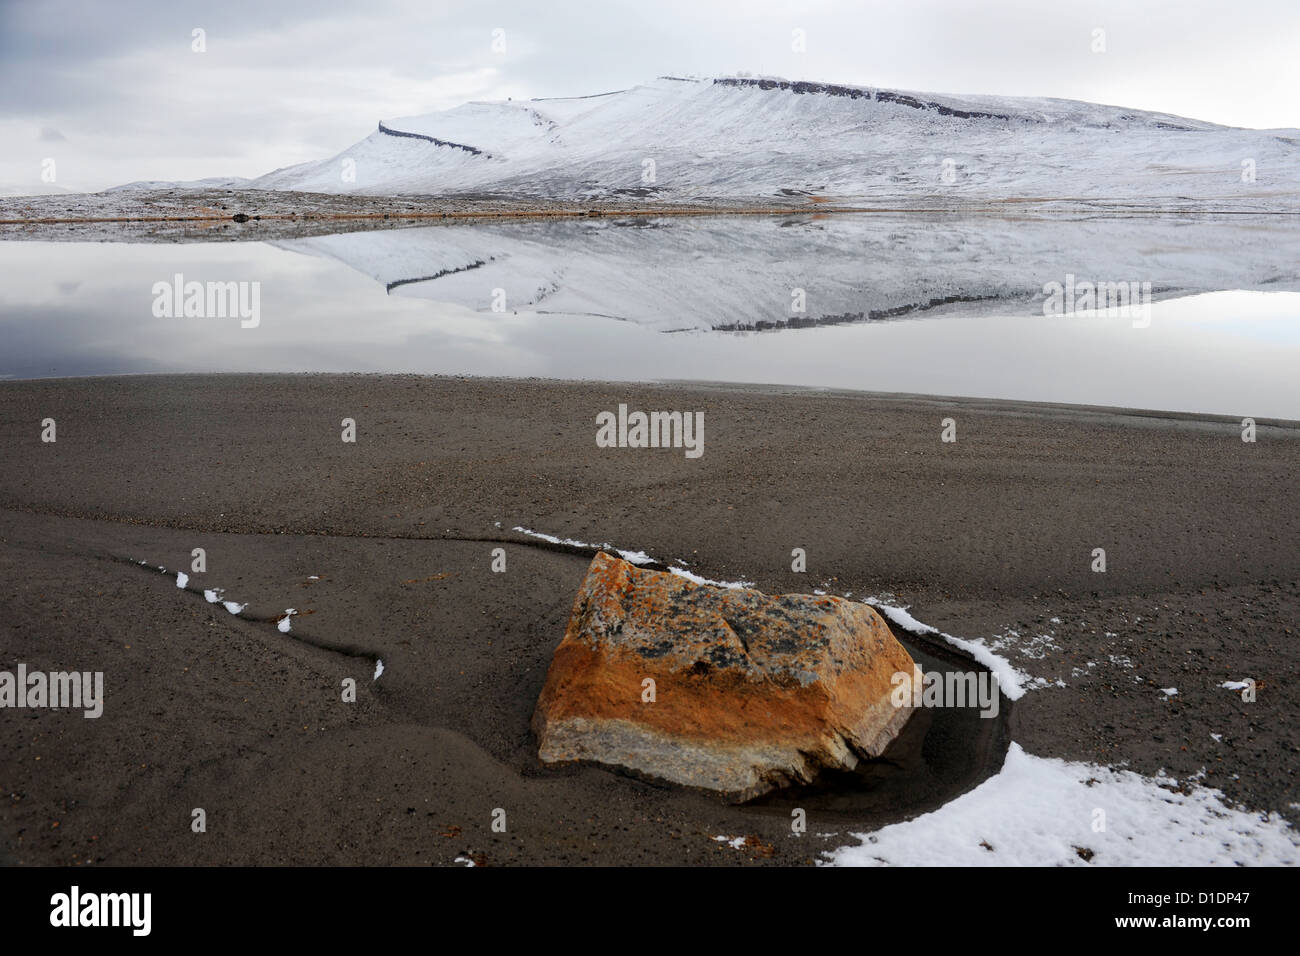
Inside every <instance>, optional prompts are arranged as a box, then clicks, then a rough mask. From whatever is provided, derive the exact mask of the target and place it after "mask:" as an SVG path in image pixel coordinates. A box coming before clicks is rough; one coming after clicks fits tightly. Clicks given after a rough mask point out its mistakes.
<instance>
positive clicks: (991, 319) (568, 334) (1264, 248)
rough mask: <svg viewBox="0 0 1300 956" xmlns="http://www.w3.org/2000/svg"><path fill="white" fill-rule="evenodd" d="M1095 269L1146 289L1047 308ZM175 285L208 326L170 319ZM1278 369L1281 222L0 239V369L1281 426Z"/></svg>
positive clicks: (1295, 403) (1285, 330)
mask: <svg viewBox="0 0 1300 956" xmlns="http://www.w3.org/2000/svg"><path fill="white" fill-rule="evenodd" d="M1088 281H1092V282H1098V283H1111V284H1112V285H1113V284H1115V283H1120V282H1123V283H1125V284H1128V283H1133V286H1132V288H1133V289H1135V290H1139V291H1140V290H1150V293H1149V299H1143V300H1142V301H1143V302H1145V303H1146V307H1145V308H1144V309H1139V308H1137V307H1130V309H1129V310H1127V311H1114V310H1112V311H1105V310H1102V311H1095V310H1093V311H1076V312H1074V313H1072V314H1067V315H1056V314H1053V315H1045V314H1044V312H1045V308H1044V302H1045V299H1047V298H1048V294H1047V293H1046V291H1045V290H1047V289H1048V288H1049V287H1051V285H1052V284H1053V283H1057V284H1059V285H1061V286H1066V285H1067V284H1069V285H1072V286H1073V285H1079V286H1080V287H1082V284H1083V283H1086V282H1088ZM217 283H237V284H240V285H238V287H237V289H238V291H240V292H242V293H243V294H244V300H243V303H244V306H245V311H244V312H242V313H240V312H238V311H237V310H236V309H235V308H234V306H235V305H236V303H237V301H238V300H237V299H235V300H232V302H231V305H232V308H231V309H230V310H228V311H226V314H224V315H222V314H216V313H219V312H220V311H221V310H220V309H217V308H212V307H211V304H210V303H209V300H208V299H207V296H206V292H207V290H208V288H209V284H217ZM193 284H197V288H199V290H200V291H201V293H204V294H201V295H200V296H199V297H198V298H197V299H195V300H194V301H195V303H198V304H200V306H201V307H200V308H196V309H193V310H191V311H198V312H202V313H203V314H193V315H189V316H187V315H186V308H185V305H186V302H185V300H186V298H187V290H190V291H193V289H194V288H195V286H194V285H193ZM223 288H226V287H224V286H223ZM229 288H231V289H234V288H236V287H229ZM173 289H175V290H176V292H177V293H179V294H178V295H174V294H173V291H172V290H173ZM218 298H220V296H218ZM173 299H176V301H173ZM1135 301H1136V300H1135ZM1079 304H1081V305H1084V306H1086V305H1087V303H1086V302H1084V303H1079ZM253 306H255V309H254V308H251V307H253ZM1048 311H1053V310H1051V309H1049V310H1048ZM254 312H255V315H254ZM1297 369H1300V224H1292V223H1290V222H1289V221H1277V220H1245V219H1243V220H1240V221H1234V222H1222V221H1215V222H1191V223H1188V222H1177V223H1174V222H1169V221H1165V220H1161V219H1135V220H1074V221H1069V222H1043V221H1038V222H1013V221H1006V220H984V221H972V220H960V221H944V220H926V219H924V218H922V217H907V218H896V219H882V218H879V217H875V218H870V217H866V218H858V219H851V218H849V217H843V218H833V219H831V220H818V219H813V218H808V217H805V218H799V219H787V220H781V219H761V220H760V219H738V218H727V219H724V218H717V219H707V220H676V221H673V220H668V219H664V220H639V221H631V220H628V221H623V222H618V221H603V222H587V221H555V222H520V223H509V222H502V223H496V224H492V225H453V226H433V227H426V228H415V229H400V230H385V231H375V232H362V233H353V234H342V235H332V236H319V237H313V238H302V239H290V240H281V241H276V242H244V243H239V242H211V243H207V242H199V243H193V242H191V243H178V244H168V243H81V242H22V241H8V242H0V376H3V377H5V378H30V377H46V376H80V375H106V374H123V373H156V372H413V373H425V374H468V375H494V376H543V377H552V378H566V379H599V380H611V381H659V380H700V381H728V382H746V383H770V384H783V385H797V386H811V387H826V388H847V389H860V390H869V391H897V392H914V393H927V394H938V395H964V396H979V397H990V398H1009V399H1026V400H1039V401H1054V402H1072V403H1083V404H1095V405H1116V406H1128V407H1141V408H1154V409H1166V410H1180V411H1197V412H1210V413H1220V414H1228V415H1241V416H1246V415H1250V416H1253V417H1257V418H1265V417H1275V418H1290V419H1300V383H1298V382H1297Z"/></svg>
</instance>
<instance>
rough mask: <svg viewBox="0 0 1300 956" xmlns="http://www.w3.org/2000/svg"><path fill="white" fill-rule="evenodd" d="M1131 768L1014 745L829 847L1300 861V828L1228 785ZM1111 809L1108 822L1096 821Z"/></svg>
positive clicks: (1102, 859) (947, 862)
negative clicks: (925, 798) (955, 790)
mask: <svg viewBox="0 0 1300 956" xmlns="http://www.w3.org/2000/svg"><path fill="white" fill-rule="evenodd" d="M1173 783H1174V781H1171V780H1168V779H1167V778H1163V777H1159V778H1155V779H1153V778H1150V777H1144V776H1141V775H1140V774H1136V773H1133V772H1132V771H1129V770H1116V769H1113V768H1110V767H1098V766H1095V765H1093V764H1085V763H1074V762H1069V761H1065V760H1058V759H1055V758H1043V757H1035V756H1033V755H1031V754H1027V753H1025V752H1024V750H1022V749H1021V748H1020V746H1019V745H1018V744H1014V743H1013V744H1012V745H1011V747H1010V749H1009V750H1008V751H1007V758H1006V763H1004V764H1003V767H1002V771H1001V772H1000V773H998V774H997V775H996V776H994V777H990V778H989V779H988V780H986V781H984V783H982V784H980V785H979V786H978V787H976V788H975V789H974V790H972V791H970V792H969V793H966V794H963V795H962V796H960V797H958V798H957V799H956V800H953V801H952V802H951V803H948V804H946V805H945V806H943V807H940V808H939V809H938V810H935V811H934V812H933V813H927V814H923V815H922V816H919V817H917V818H916V819H914V820H909V821H908V822H906V823H896V824H893V825H891V826H887V827H884V828H883V829H880V830H878V831H876V832H875V833H871V834H855V836H857V837H858V839H860V840H862V841H863V842H862V843H861V844H860V845H858V846H849V847H842V848H840V849H838V850H834V851H832V852H831V853H829V854H828V855H827V856H828V860H827V861H826V862H827V863H828V864H830V865H840V866H889V865H903V866H1170V865H1172V866H1211V865H1251V864H1255V865H1265V866H1276V865H1281V864H1292V865H1294V864H1296V863H1300V836H1298V835H1297V834H1296V832H1295V831H1294V830H1293V829H1292V828H1291V827H1290V825H1289V824H1287V822H1286V821H1285V820H1283V819H1281V818H1280V817H1278V816H1276V815H1274V814H1267V813H1250V812H1248V811H1246V810H1243V809H1239V808H1234V807H1231V806H1229V805H1227V804H1225V803H1224V801H1223V794H1222V793H1221V792H1220V791H1218V790H1216V789H1212V788H1208V787H1200V786H1194V787H1193V788H1192V789H1191V791H1190V792H1189V793H1181V792H1175V791H1172V790H1169V789H1166V787H1167V786H1169V785H1172V784H1173ZM1099 811H1101V812H1104V814H1105V817H1104V822H1105V828H1104V829H1101V830H1099V832H1095V831H1094V821H1098V820H1100V819H1101V818H1100V816H1099Z"/></svg>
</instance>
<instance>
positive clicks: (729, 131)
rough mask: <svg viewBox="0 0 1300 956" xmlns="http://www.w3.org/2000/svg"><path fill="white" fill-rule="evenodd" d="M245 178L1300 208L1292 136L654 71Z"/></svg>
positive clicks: (1143, 117)
mask: <svg viewBox="0 0 1300 956" xmlns="http://www.w3.org/2000/svg"><path fill="white" fill-rule="evenodd" d="M251 185H252V186H253V187H254V188H262V189H281V190H300V191H319V192H336V193H351V192H354V193H361V194H372V195H415V194H425V195H428V194H434V195H447V194H465V193H491V194H496V195H508V196H518V197H533V198H539V199H546V198H554V199H617V198H619V197H624V198H635V199H637V200H638V201H648V200H672V201H692V200H709V199H717V200H762V199H765V198H766V199H776V198H790V197H798V196H803V195H806V196H810V197H813V196H815V197H820V198H824V199H825V200H826V201H830V202H836V203H850V204H851V203H861V202H878V201H880V200H888V199H891V198H895V199H899V200H902V201H911V202H916V201H924V200H930V201H934V202H936V203H940V204H953V203H955V204H962V203H966V202H972V201H975V202H1016V201H1024V200H1039V201H1041V200H1061V201H1077V200H1083V201H1085V202H1086V201H1107V202H1114V201H1122V200H1132V201H1134V202H1135V203H1137V204H1139V205H1142V204H1146V205H1152V204H1155V205H1163V206H1173V207H1177V206H1179V205H1184V206H1185V205H1186V204H1187V203H1189V202H1192V203H1202V204H1204V203H1208V204H1209V205H1210V206H1211V207H1213V208H1232V209H1258V210H1265V209H1266V210H1273V209H1278V208H1285V209H1295V208H1297V207H1300V130H1296V129H1285V130H1271V131H1270V130H1248V129H1238V128H1233V127H1225V126H1218V125H1215V124H1212V123H1205V122H1200V121H1198V120H1191V119H1185V118H1182V117H1177V116H1171V115H1167V114H1163V113H1149V112H1142V111H1138V110H1129V109H1122V108H1120V107H1113V106H1098V105H1095V104H1090V103H1082V102H1076V101H1071V100H1054V99H1024V98H1011V97H995V96H946V95H931V94H921V93H905V92H899V91H894V90H883V89H873V88H867V87H851V86H836V85H830V84H824V83H805V82H790V81H786V80H777V79H753V78H748V77H722V78H717V79H708V80H699V79H681V78H673V77H663V78H660V79H658V80H655V81H654V82H651V83H648V84H645V85H643V86H637V87H633V88H632V89H628V90H622V91H619V92H614V93H605V94H600V95H595V96H586V97H573V98H564V99H533V100H513V101H506V102H481V103H467V104H465V105H463V106H459V107H457V108H455V109H451V110H447V111H444V112H439V113H430V114H427V115H424V116H412V117H405V118H402V119H393V120H384V121H382V122H380V124H379V126H378V129H377V130H376V131H375V132H374V133H372V134H371V135H370V136H368V137H366V138H365V139H364V140H362V141H361V142H359V143H357V144H355V145H354V146H351V147H349V148H348V149H346V150H344V151H343V152H342V153H339V154H338V155H336V156H333V157H330V158H329V159H325V160H321V161H318V162H311V163H304V164H301V165H298V166H291V167H288V168H286V169H280V170H276V171H275V172H273V173H269V174H267V175H265V176H262V177H260V178H259V179H256V180H254V181H253V182H252V184H251Z"/></svg>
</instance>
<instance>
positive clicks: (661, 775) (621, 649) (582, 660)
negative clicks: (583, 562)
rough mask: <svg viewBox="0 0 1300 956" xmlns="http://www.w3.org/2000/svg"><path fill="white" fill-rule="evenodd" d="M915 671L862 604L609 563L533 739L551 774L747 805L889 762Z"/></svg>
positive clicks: (572, 634)
mask: <svg viewBox="0 0 1300 956" xmlns="http://www.w3.org/2000/svg"><path fill="white" fill-rule="evenodd" d="M912 666H913V665H912V658H911V656H910V655H909V654H908V653H907V651H906V650H904V649H903V647H902V646H901V645H900V644H899V643H898V641H896V640H895V639H894V636H893V634H892V633H890V630H889V627H888V626H887V625H886V624H885V622H884V621H882V620H881V619H880V616H879V615H877V614H876V612H875V611H873V610H872V609H871V608H870V607H868V606H867V605H865V604H860V603H857V602H853V601H846V600H844V599H842V598H836V597H828V596H819V595H806V594H786V595H779V596H769V595H766V594H763V593H761V592H759V591H753V590H744V589H735V588H723V587H713V586H710V585H703V584H694V583H692V582H690V581H687V580H685V579H684V578H681V577H678V576H677V575H674V574H666V573H662V572H658V571H650V570H646V569H643V568H638V567H635V566H633V565H631V564H628V563H627V562H626V561H621V560H619V559H618V558H613V557H610V556H609V555H608V554H605V553H604V552H601V553H600V554H598V555H596V557H595V559H594V560H593V561H592V562H591V567H590V568H589V569H588V571H587V577H586V579H585V580H584V581H583V582H582V587H581V589H580V590H579V592H578V598H577V600H576V601H575V602H574V605H573V613H572V615H571V616H570V618H569V626H568V629H567V630H566V631H565V634H564V640H563V641H561V642H560V646H559V647H558V648H556V651H555V656H554V658H553V659H552V661H551V668H550V671H549V673H548V674H547V677H546V685H545V686H544V687H543V688H542V693H541V696H540V697H539V698H538V700H537V709H536V711H535V712H534V714H533V730H534V731H535V732H536V734H537V739H538V743H539V746H540V750H539V755H540V757H541V759H542V761H543V762H544V763H552V764H553V763H567V762H576V761H590V762H593V763H597V764H603V765H606V766H609V767H613V768H617V769H619V770H622V771H625V772H629V773H632V774H636V775H638V776H643V777H646V778H649V779H653V780H660V781H667V782H670V783H675V784H680V785H683V786H688V787H695V788H699V789H702V790H708V791H711V792H714V793H717V794H720V795H722V796H724V797H726V798H727V799H729V800H733V801H743V800H749V799H752V798H753V797H756V796H758V795H759V794H762V793H765V792H767V791H769V790H772V789H776V788H780V787H784V786H788V785H791V784H797V783H808V782H810V781H812V780H813V779H814V778H815V777H816V775H817V774H818V772H819V771H821V770H822V769H824V768H844V769H851V768H852V767H854V766H855V765H856V764H857V762H858V760H859V759H860V758H863V757H875V756H879V755H880V754H881V752H883V751H884V749H885V748H886V747H887V746H888V745H889V743H890V741H892V740H893V739H894V738H895V737H896V736H897V735H898V732H899V731H900V730H901V729H902V727H903V725H904V724H905V723H906V722H907V719H908V717H909V716H911V711H910V708H909V707H907V706H903V707H896V706H895V705H894V702H893V701H892V700H891V691H893V689H894V685H893V676H894V674H896V673H899V672H902V673H906V674H908V675H911V673H912ZM899 696H902V695H899Z"/></svg>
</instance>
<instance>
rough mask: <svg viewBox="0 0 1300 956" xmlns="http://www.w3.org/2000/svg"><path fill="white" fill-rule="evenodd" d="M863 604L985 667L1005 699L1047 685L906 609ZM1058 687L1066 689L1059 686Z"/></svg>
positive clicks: (878, 603) (868, 601) (976, 643)
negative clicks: (914, 615)
mask: <svg viewBox="0 0 1300 956" xmlns="http://www.w3.org/2000/svg"><path fill="white" fill-rule="evenodd" d="M863 603H865V604H868V605H870V606H871V607H872V608H874V609H875V610H877V611H879V612H880V613H881V614H883V615H885V617H887V618H889V620H891V621H893V622H894V623H895V624H897V625H898V626H899V627H901V628H902V629H903V630H905V631H908V632H910V633H912V634H937V635H939V636H940V637H942V638H943V639H944V640H945V641H947V642H948V643H949V644H951V645H952V646H953V647H956V648H960V649H961V650H963V651H965V652H966V653H967V654H969V655H970V656H971V657H973V658H974V659H975V660H976V661H978V662H979V663H981V664H983V665H984V666H985V667H987V668H988V669H989V670H990V671H991V672H992V673H993V676H995V677H996V678H997V679H998V687H999V689H1001V691H1002V693H1004V694H1005V695H1006V696H1007V699H1008V700H1019V699H1020V698H1021V697H1023V696H1025V691H1026V690H1033V689H1037V688H1039V687H1047V686H1049V683H1050V682H1049V681H1046V680H1044V679H1042V678H1037V677H1031V676H1030V675H1028V674H1026V673H1025V672H1024V671H1021V670H1018V669H1017V668H1016V667H1015V666H1014V665H1013V664H1012V663H1011V662H1010V661H1009V660H1007V659H1006V658H1005V657H1001V656H999V655H997V654H995V653H994V652H993V651H992V650H990V649H989V648H988V647H986V646H985V645H984V643H983V642H982V641H978V640H971V641H968V640H964V639H963V638H960V637H953V636H952V635H951V634H945V633H944V632H943V631H941V630H939V629H938V628H937V627H931V626H930V625H929V624H922V623H921V622H920V621H918V620H917V619H916V618H914V617H912V615H911V614H909V613H907V609H906V608H902V607H896V606H895V605H892V604H885V603H883V602H881V601H879V600H877V599H875V598H866V599H864V601H863ZM1058 685H1059V686H1062V687H1063V686H1065V685H1064V684H1060V683H1059V682H1058Z"/></svg>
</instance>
